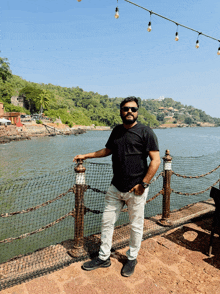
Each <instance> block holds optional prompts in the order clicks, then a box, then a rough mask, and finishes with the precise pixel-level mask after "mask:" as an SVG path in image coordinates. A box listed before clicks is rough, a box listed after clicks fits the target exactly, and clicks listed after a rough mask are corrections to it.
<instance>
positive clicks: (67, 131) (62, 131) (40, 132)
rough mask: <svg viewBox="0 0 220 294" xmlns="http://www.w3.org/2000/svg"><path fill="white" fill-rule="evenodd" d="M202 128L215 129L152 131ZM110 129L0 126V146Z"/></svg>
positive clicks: (79, 126) (206, 125) (59, 125)
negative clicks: (37, 138) (13, 142)
mask: <svg viewBox="0 0 220 294" xmlns="http://www.w3.org/2000/svg"><path fill="white" fill-rule="evenodd" d="M194 127H198V128H202V127H217V126H215V125H213V124H209V123H204V124H203V125H200V126H198V125H173V124H164V125H160V126H158V127H152V129H171V128H194ZM111 130H112V128H111V127H106V126H82V125H75V126H74V127H72V128H70V127H69V126H67V125H64V124H54V123H47V124H36V123H31V124H24V125H23V126H22V127H16V126H14V125H8V126H0V144H6V143H10V142H11V141H21V140H31V138H33V137H48V136H56V135H80V134H84V133H86V132H87V131H111Z"/></svg>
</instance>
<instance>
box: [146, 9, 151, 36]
mask: <svg viewBox="0 0 220 294" xmlns="http://www.w3.org/2000/svg"><path fill="white" fill-rule="evenodd" d="M147 31H148V32H151V12H150V21H149V23H148V28H147Z"/></svg>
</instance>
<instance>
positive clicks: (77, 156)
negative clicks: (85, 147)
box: [73, 154, 86, 162]
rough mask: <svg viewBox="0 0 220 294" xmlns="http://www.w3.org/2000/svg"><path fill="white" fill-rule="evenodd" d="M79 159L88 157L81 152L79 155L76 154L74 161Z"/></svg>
mask: <svg viewBox="0 0 220 294" xmlns="http://www.w3.org/2000/svg"><path fill="white" fill-rule="evenodd" d="M78 159H81V160H85V159H86V156H85V154H79V155H76V156H75V157H74V158H73V162H74V161H75V162H77V160H78Z"/></svg>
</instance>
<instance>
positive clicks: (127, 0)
mask: <svg viewBox="0 0 220 294" xmlns="http://www.w3.org/2000/svg"><path fill="white" fill-rule="evenodd" d="M124 1H126V2H128V3H130V4H133V5H135V6H137V7H139V8H141V9H144V10H146V11H148V12H150V14H155V15H157V16H159V17H161V18H163V19H165V20H168V21H170V22H173V23H175V24H176V25H179V26H181V27H183V28H186V29H188V30H191V31H193V32H196V33H198V34H199V35H203V36H205V37H207V38H210V39H212V40H215V41H218V42H220V40H218V39H216V38H213V37H211V36H209V35H206V34H203V33H202V32H199V31H196V30H194V29H192V28H190V27H187V26H185V25H182V24H180V23H177V22H175V21H174V20H172V19H170V18H167V17H165V16H163V15H161V14H158V13H156V12H153V11H152V10H149V9H147V8H145V7H142V6H140V5H138V4H136V3H133V2H131V1H129V0H124ZM148 28H149V30H148V32H150V31H151V22H149V24H148ZM175 40H176V41H178V40H179V34H178V31H177V32H176V36H175ZM196 48H199V40H198V38H197V41H196ZM217 54H218V55H220V46H219V48H218V51H217Z"/></svg>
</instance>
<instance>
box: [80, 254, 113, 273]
mask: <svg viewBox="0 0 220 294" xmlns="http://www.w3.org/2000/svg"><path fill="white" fill-rule="evenodd" d="M110 265H111V261H110V257H109V258H108V259H106V260H101V259H100V258H98V257H96V258H95V259H93V260H90V261H87V262H85V263H84V264H83V265H82V268H83V269H84V270H86V271H92V270H94V269H97V268H99V267H109V266H110Z"/></svg>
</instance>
